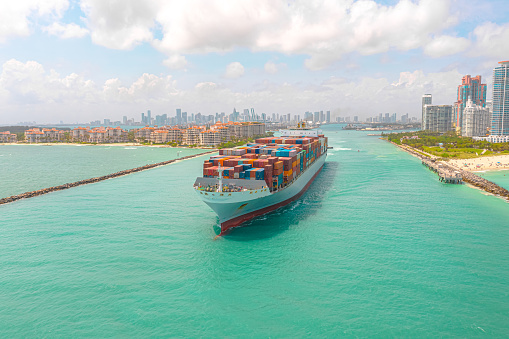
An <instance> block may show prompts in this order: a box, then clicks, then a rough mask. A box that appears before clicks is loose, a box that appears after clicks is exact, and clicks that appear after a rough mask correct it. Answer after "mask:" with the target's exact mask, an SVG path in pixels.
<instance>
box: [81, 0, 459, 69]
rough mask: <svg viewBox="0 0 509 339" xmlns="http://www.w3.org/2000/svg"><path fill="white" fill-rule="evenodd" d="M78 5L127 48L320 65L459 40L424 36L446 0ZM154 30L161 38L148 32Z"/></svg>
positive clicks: (435, 28) (98, 37) (436, 48)
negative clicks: (245, 51) (237, 51)
mask: <svg viewBox="0 0 509 339" xmlns="http://www.w3.org/2000/svg"><path fill="white" fill-rule="evenodd" d="M81 6H82V9H83V11H84V12H85V13H86V14H87V20H88V27H89V29H90V30H91V36H92V40H93V41H94V42H95V43H98V44H100V45H103V46H107V47H110V48H117V49H129V48H132V47H133V46H136V45H137V44H140V43H142V42H151V43H152V44H153V45H154V46H155V47H156V48H158V49H159V50H160V51H162V52H164V53H166V54H167V55H170V56H172V55H176V54H178V55H182V54H189V53H208V52H225V51H231V50H233V49H234V48H236V47H244V48H250V49H251V50H253V51H276V52H282V53H285V54H305V55H308V56H309V59H308V60H306V63H305V65H306V66H307V67H308V68H310V69H322V68H324V67H327V66H328V65H329V64H330V63H332V62H334V61H336V60H339V59H340V58H341V57H342V56H343V55H345V54H346V53H351V52H358V53H360V54H362V55H369V54H375V53H383V52H386V51H388V50H391V49H397V50H410V49H416V48H421V47H425V46H428V47H427V50H428V52H429V53H435V54H441V53H442V54H444V53H454V52H455V51H458V50H460V49H461V48H464V46H465V41H464V40H461V39H459V38H457V39H456V40H454V39H452V37H449V38H448V39H449V42H454V48H452V47H451V48H446V47H443V46H441V44H440V43H441V42H444V40H445V37H441V38H439V39H435V41H432V38H431V37H432V36H433V35H437V34H440V32H442V31H443V30H444V29H445V28H448V27H451V26H452V25H454V24H455V23H456V18H455V17H454V16H453V15H451V13H450V8H449V7H450V0H421V1H418V2H414V1H410V0H400V1H399V2H397V3H396V4H395V5H393V6H386V5H381V4H378V3H376V2H375V1H373V0H363V1H353V0H335V1H332V0H317V1H306V0H295V1H292V2H287V1H284V0H245V1H233V2H231V1H230V2H218V1H209V0H189V1H185V2H184V1H161V0H146V1H143V2H140V1H137V0H126V1H120V0H115V1H109V2H104V1H102V0H83V1H82V5H81ZM155 30H157V31H158V35H159V33H160V34H161V35H162V37H161V38H157V39H156V38H154V31H155ZM458 39H459V40H458ZM453 40H454V41H453Z"/></svg>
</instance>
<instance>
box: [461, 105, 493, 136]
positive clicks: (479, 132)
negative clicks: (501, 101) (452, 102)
mask: <svg viewBox="0 0 509 339" xmlns="http://www.w3.org/2000/svg"><path fill="white" fill-rule="evenodd" d="M490 123H491V116H490V110H489V109H488V108H487V107H482V106H480V105H476V104H474V102H473V101H472V100H471V99H468V100H467V104H466V106H465V109H464V110H463V125H462V126H461V135H462V136H464V137H483V136H486V134H487V131H488V128H489V127H490Z"/></svg>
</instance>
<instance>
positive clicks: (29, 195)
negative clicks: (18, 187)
mask: <svg viewBox="0 0 509 339" xmlns="http://www.w3.org/2000/svg"><path fill="white" fill-rule="evenodd" d="M215 152H217V151H216V150H214V151H208V152H203V153H198V154H194V155H188V156H185V157H181V158H177V159H172V160H167V161H163V162H158V163H156V164H149V165H145V166H141V167H136V168H131V169H127V170H123V171H120V172H116V173H112V174H107V175H103V176H100V177H95V178H90V179H84V180H80V181H75V182H71V183H67V184H63V185H59V186H53V187H48V188H43V189H40V190H36V191H31V192H25V193H21V194H18V195H13V196H10V197H7V198H2V199H0V205H3V204H8V203H10V202H14V201H16V200H21V199H27V198H33V197H37V196H39V195H43V194H47V193H51V192H56V191H61V190H65V189H68V188H72V187H77V186H81V185H86V184H92V183H95V182H99V181H103V180H107V179H113V178H117V177H121V176H124V175H128V174H131V173H136V172H141V171H145V170H148V169H151V168H155V167H159V166H164V165H169V164H171V163H174V162H176V161H179V160H186V159H191V158H196V157H199V156H202V155H205V154H209V153H215Z"/></svg>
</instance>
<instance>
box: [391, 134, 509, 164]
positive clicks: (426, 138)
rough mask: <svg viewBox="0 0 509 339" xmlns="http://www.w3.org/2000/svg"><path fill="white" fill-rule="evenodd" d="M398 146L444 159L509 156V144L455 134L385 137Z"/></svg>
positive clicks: (393, 135) (392, 135)
mask: <svg viewBox="0 0 509 339" xmlns="http://www.w3.org/2000/svg"><path fill="white" fill-rule="evenodd" d="M384 137H385V138H386V139H388V140H389V141H392V142H394V143H396V144H398V145H401V144H404V145H408V146H411V147H414V148H416V149H420V150H422V151H425V152H428V153H430V154H433V155H435V156H438V157H442V158H454V159H469V158H476V157H480V156H488V155H497V154H509V143H507V142H505V143H490V142H487V141H479V140H474V139H472V138H469V137H460V136H458V135H456V133H454V132H447V133H438V132H429V131H414V132H404V133H391V134H386V135H384Z"/></svg>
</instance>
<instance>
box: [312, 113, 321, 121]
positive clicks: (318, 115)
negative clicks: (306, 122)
mask: <svg viewBox="0 0 509 339" xmlns="http://www.w3.org/2000/svg"><path fill="white" fill-rule="evenodd" d="M318 121H320V112H315V118H314V119H313V122H318Z"/></svg>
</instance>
